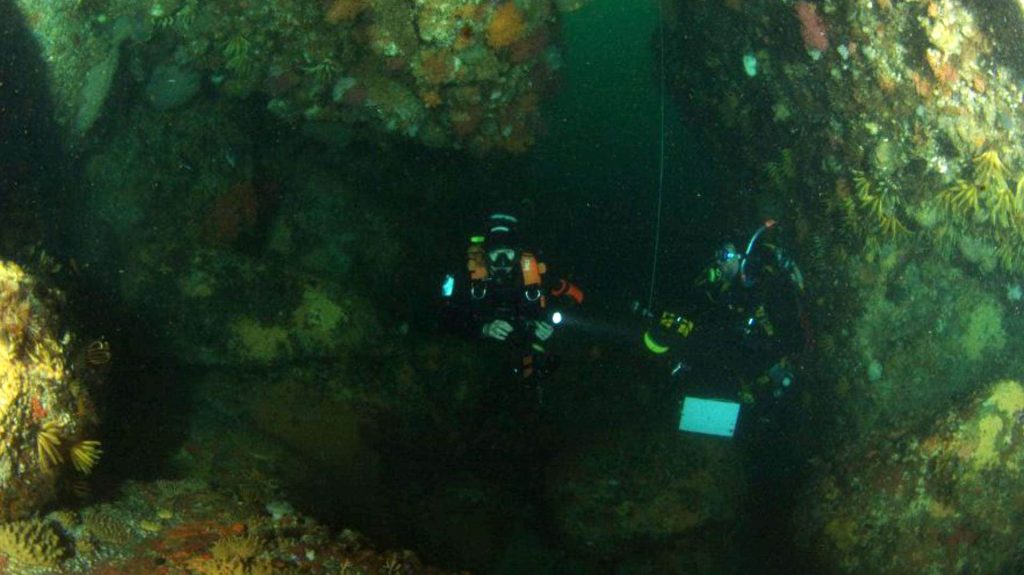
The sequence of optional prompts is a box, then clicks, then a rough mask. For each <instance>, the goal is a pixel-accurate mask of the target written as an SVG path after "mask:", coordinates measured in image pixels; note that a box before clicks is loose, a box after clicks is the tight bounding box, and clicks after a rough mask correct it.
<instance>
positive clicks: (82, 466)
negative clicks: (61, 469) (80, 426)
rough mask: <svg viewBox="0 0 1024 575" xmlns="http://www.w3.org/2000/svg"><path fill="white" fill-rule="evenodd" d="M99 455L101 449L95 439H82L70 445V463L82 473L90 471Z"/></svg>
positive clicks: (101, 453) (87, 473)
mask: <svg viewBox="0 0 1024 575" xmlns="http://www.w3.org/2000/svg"><path fill="white" fill-rule="evenodd" d="M100 455H103V450H102V449H100V442H99V441H96V440H95V439H83V440H82V441H79V442H78V443H76V444H74V445H72V446H71V464H72V465H74V466H75V469H77V470H78V471H79V473H82V474H83V475H89V474H90V473H92V468H93V467H96V462H97V461H99V460H100Z"/></svg>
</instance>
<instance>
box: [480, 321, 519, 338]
mask: <svg viewBox="0 0 1024 575" xmlns="http://www.w3.org/2000/svg"><path fill="white" fill-rule="evenodd" d="M512 329H513V328H512V324H510V323H509V322H507V321H505V320H503V319H496V320H494V321H492V322H490V323H485V324H484V327H483V329H482V330H481V333H483V336H484V337H488V338H491V339H496V340H498V341H505V339H506V338H508V334H510V333H512Z"/></svg>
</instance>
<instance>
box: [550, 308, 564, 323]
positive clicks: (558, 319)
mask: <svg viewBox="0 0 1024 575" xmlns="http://www.w3.org/2000/svg"><path fill="white" fill-rule="evenodd" d="M563 319H565V318H563V317H562V312H560V311H555V312H552V314H551V325H558V324H560V323H562V320H563Z"/></svg>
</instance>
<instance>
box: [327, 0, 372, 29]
mask: <svg viewBox="0 0 1024 575" xmlns="http://www.w3.org/2000/svg"><path fill="white" fill-rule="evenodd" d="M366 7H367V6H366V0H332V1H331V2H330V3H329V4H328V5H327V11H326V12H325V13H324V20H326V21H327V23H328V24H337V23H339V22H345V21H349V20H354V19H355V17H356V16H358V15H359V14H360V13H361V12H362V11H363V10H365V9H366Z"/></svg>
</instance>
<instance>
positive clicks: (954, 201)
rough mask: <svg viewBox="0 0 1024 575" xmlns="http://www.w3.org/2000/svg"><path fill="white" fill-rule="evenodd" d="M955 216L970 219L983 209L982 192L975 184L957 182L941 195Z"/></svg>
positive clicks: (962, 181)
mask: <svg viewBox="0 0 1024 575" xmlns="http://www.w3.org/2000/svg"><path fill="white" fill-rule="evenodd" d="M939 197H940V198H941V199H942V201H943V203H945V204H946V205H947V206H949V209H950V211H952V212H953V214H954V215H957V216H961V217H964V218H966V217H970V216H971V215H972V214H975V213H977V211H978V210H979V209H981V190H979V189H978V186H976V185H974V183H973V182H968V181H965V180H957V182H956V183H955V184H953V185H952V186H950V187H948V188H946V189H945V190H943V191H942V193H941V194H940V195H939Z"/></svg>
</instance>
